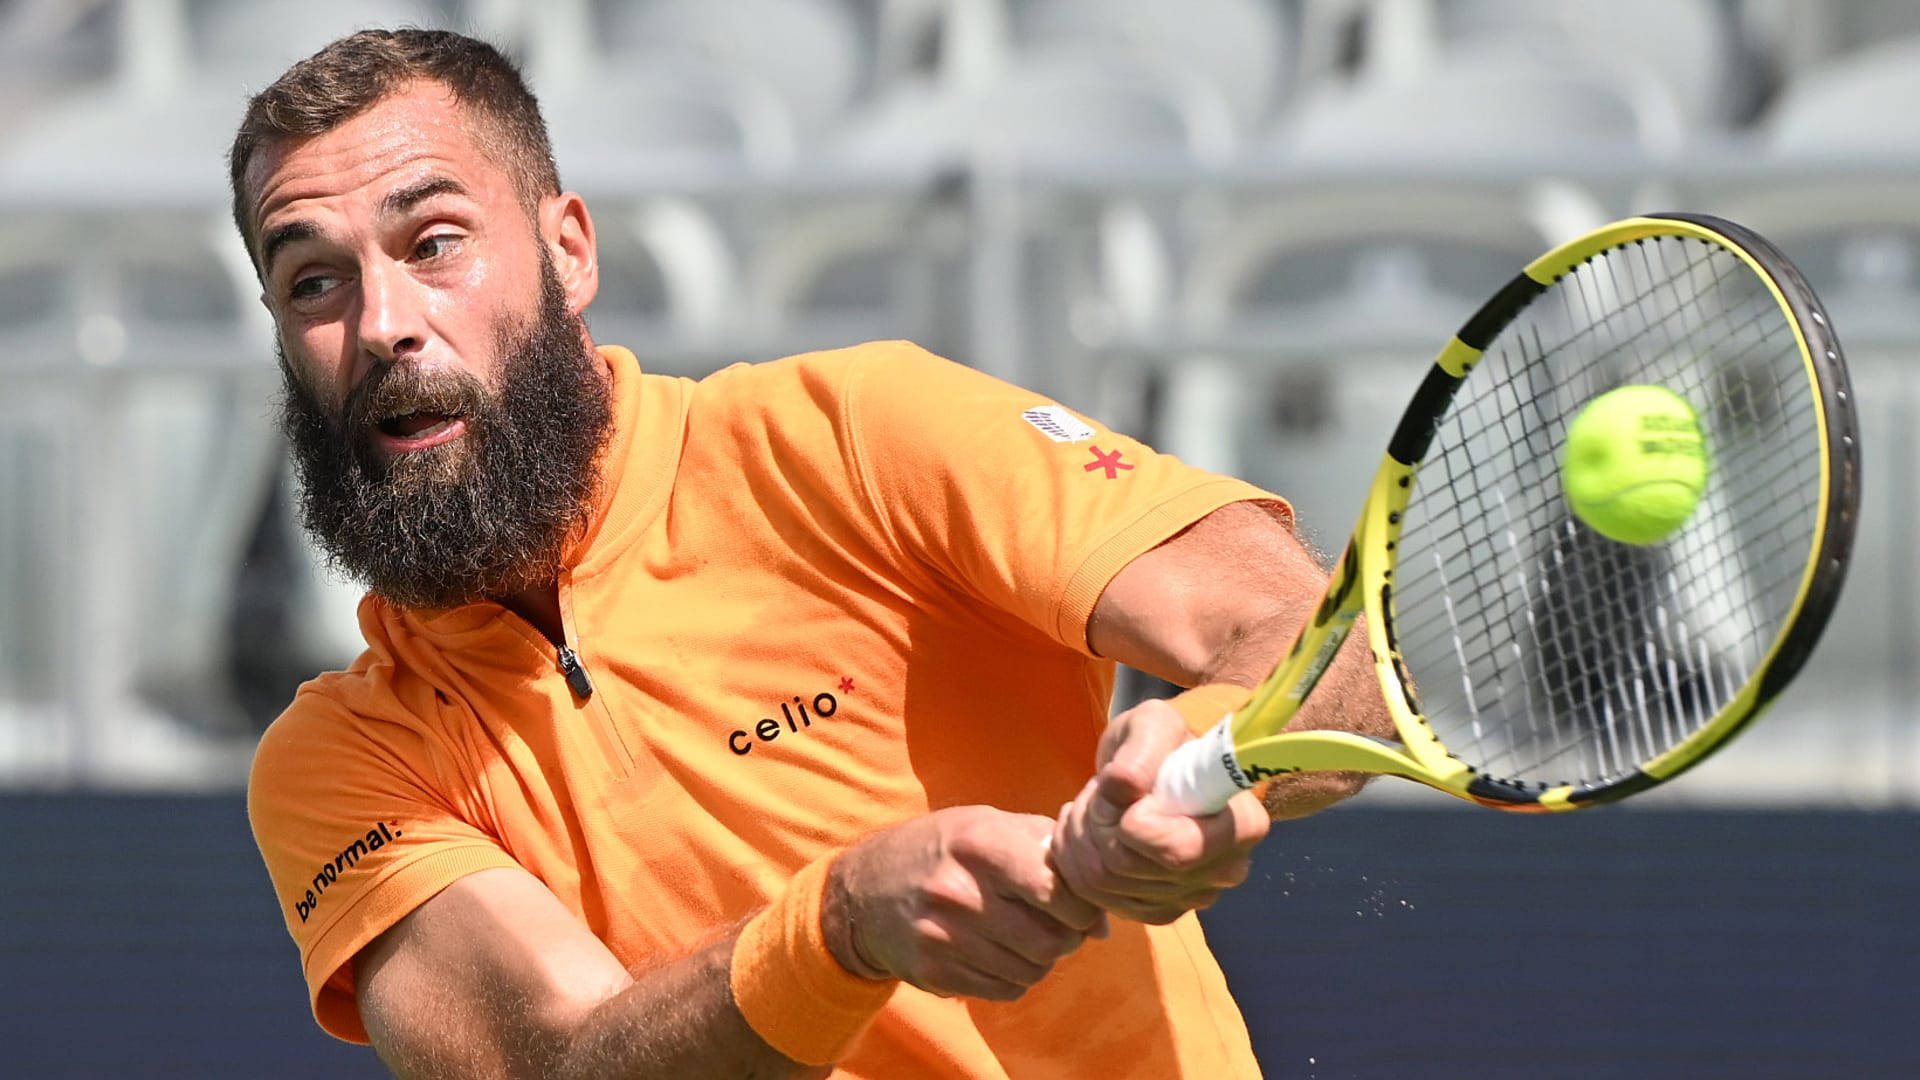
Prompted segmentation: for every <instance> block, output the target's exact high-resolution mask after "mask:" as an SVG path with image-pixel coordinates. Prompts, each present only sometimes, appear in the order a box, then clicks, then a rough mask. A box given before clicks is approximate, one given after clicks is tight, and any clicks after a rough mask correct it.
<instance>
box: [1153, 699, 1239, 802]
mask: <svg viewBox="0 0 1920 1080" xmlns="http://www.w3.org/2000/svg"><path fill="white" fill-rule="evenodd" d="M1232 720H1233V717H1232V716H1231V715H1228V716H1226V717H1225V718H1223V719H1222V720H1221V721H1220V722H1219V723H1217V724H1215V725H1213V726H1212V727H1210V728H1208V729H1207V730H1206V732H1205V733H1203V734H1201V735H1200V736H1199V737H1197V738H1193V739H1189V740H1188V741H1187V742H1185V743H1183V744H1182V745H1181V746H1180V747H1179V748H1178V749H1176V750H1174V752H1173V753H1171V754H1168V755H1167V760H1165V761H1163V762H1161V763H1160V775H1159V776H1158V777H1155V778H1154V782H1153V793H1154V795H1155V796H1157V797H1158V798H1159V799H1160V801H1161V802H1164V803H1167V804H1168V805H1170V806H1172V807H1173V808H1174V809H1176V810H1178V811H1180V812H1181V813H1183V814H1193V815H1199V814H1211V813H1213V812H1215V811H1217V810H1219V809H1220V808H1221V807H1223V806H1225V805H1227V800H1228V799H1231V798H1233V797H1234V796H1235V795H1237V794H1239V793H1240V792H1241V791H1243V790H1245V789H1246V788H1248V787H1251V786H1252V785H1251V784H1247V783H1245V774H1244V773H1242V772H1241V771H1240V765H1239V762H1237V761H1236V760H1235V759H1234V756H1233V732H1232V731H1231V730H1230V729H1229V727H1228V725H1229V723H1231V722H1232Z"/></svg>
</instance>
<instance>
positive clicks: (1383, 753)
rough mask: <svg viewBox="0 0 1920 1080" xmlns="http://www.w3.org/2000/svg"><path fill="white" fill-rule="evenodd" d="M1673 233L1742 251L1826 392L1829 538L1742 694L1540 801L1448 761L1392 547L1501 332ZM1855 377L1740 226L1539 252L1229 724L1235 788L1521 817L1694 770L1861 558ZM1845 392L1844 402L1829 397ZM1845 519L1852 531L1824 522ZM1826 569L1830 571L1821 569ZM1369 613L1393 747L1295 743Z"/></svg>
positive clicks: (1473, 338) (1376, 490)
mask: <svg viewBox="0 0 1920 1080" xmlns="http://www.w3.org/2000/svg"><path fill="white" fill-rule="evenodd" d="M1675 236H1678V237H1684V238H1693V239H1699V240H1704V241H1706V242H1709V243H1712V244H1716V245H1719V246H1720V247H1722V248H1725V249H1726V250H1729V251H1731V252H1733V253H1734V254H1736V255H1738V256H1739V257H1740V258H1741V259H1742V260H1743V261H1744V262H1745V263H1746V264H1747V266H1748V267H1749V268H1750V269H1751V270H1752V271H1753V272H1754V274H1755V275H1756V276H1758V277H1759V279H1760V280H1761V281H1763V282H1765V283H1766V285H1767V288H1768V289H1769V290H1770V291H1771V293H1772V295H1773V298H1774V301H1775V302H1776V303H1778V304H1779V305H1780V308H1781V310H1782V311H1783V312H1785V313H1787V315H1788V316H1789V318H1788V321H1789V323H1790V324H1791V325H1792V326H1793V332H1794V339H1795V343H1796V345H1797V346H1798V347H1799V350H1800V356H1801V360H1802V362H1803V363H1804V364H1805V365H1806V371H1807V378H1808V380H1809V381H1810V382H1811V383H1812V384H1813V385H1814V386H1815V388H1816V390H1817V391H1819V392H1816V393H1814V394H1813V395H1812V396H1813V400H1814V403H1815V411H1816V415H1817V421H1818V425H1819V428H1818V430H1819V434H1820V497H1819V500H1818V507H1819V520H1818V522H1817V531H1816V535H1817V536H1818V537H1820V540H1819V542H1818V543H1817V544H1816V545H1815V547H1814V549H1813V550H1812V551H1811V552H1810V554H1809V558H1808V560H1807V566H1806V569H1805V571H1804V572H1803V573H1802V575H1801V579H1800V584H1799V588H1798V591H1797V593H1796V595H1795V597H1794V600H1793V605H1792V607H1791V609H1790V611H1789V613H1788V617H1787V618H1786V619H1785V620H1784V621H1783V623H1782V626H1781V630H1780V632H1779V634H1778V635H1777V636H1776V637H1775V638H1774V640H1773V641H1772V642H1771V643H1770V645H1769V647H1768V650H1767V652H1766V654H1765V656H1764V657H1763V659H1762V660H1761V663H1760V664H1759V666H1758V667H1757V668H1756V669H1755V671H1754V673H1753V675H1752V676H1751V677H1750V678H1749V679H1748V680H1747V683H1746V685H1744V686H1743V687H1741V689H1740V691H1739V692H1738V693H1737V694H1735V695H1734V697H1733V698H1732V699H1731V700H1730V701H1728V702H1727V704H1726V705H1725V706H1724V707H1723V708H1722V709H1721V711H1720V712H1719V714H1717V715H1716V716H1715V717H1714V718H1713V719H1712V720H1710V721H1709V722H1708V723H1706V724H1705V725H1702V727H1701V728H1700V730H1698V731H1696V732H1694V733H1693V734H1692V735H1691V736H1689V737H1688V738H1686V739H1685V740H1684V741H1683V742H1681V743H1680V744H1679V745H1677V746H1675V747H1673V748H1672V749H1670V750H1668V751H1667V752H1665V753H1663V754H1661V755H1659V756H1658V757H1656V758H1654V759H1652V760H1651V761H1648V762H1645V763H1644V764H1643V765H1641V767H1640V768H1639V770H1638V771H1637V772H1635V773H1634V774H1632V775H1630V776H1627V777H1624V778H1621V779H1617V780H1613V781H1611V782H1608V783H1606V784H1604V785H1581V786H1574V785H1566V786H1560V787H1553V788H1546V789H1534V788H1526V787H1521V786H1518V785H1516V784H1513V783H1509V782H1506V781H1501V780H1496V779H1492V778H1489V777H1487V776H1484V775H1482V774H1480V773H1478V772H1476V771H1475V770H1474V769H1472V768H1471V767H1469V766H1468V765H1467V764H1466V763H1464V762H1462V761H1461V760H1460V759H1459V758H1457V757H1455V756H1453V755H1452V754H1451V753H1450V752H1449V751H1448V750H1447V748H1446V746H1445V745H1444V744H1443V743H1442V742H1441V740H1440V739H1439V738H1438V737H1437V736H1436V735H1435V734H1434V731H1433V729H1432V727H1431V726H1430V725H1429V724H1428V722H1427V720H1426V718H1425V717H1424V716H1422V715H1421V712H1420V709H1419V706H1418V704H1417V701H1418V695H1417V693H1416V692H1415V690H1414V688H1413V683H1412V680H1411V678H1410V677H1409V676H1408V674H1407V672H1406V668H1405V665H1404V663H1403V661H1402V659H1401V656H1400V653H1399V650H1398V648H1397V646H1396V644H1395V640H1394V635H1393V572H1394V566H1395V555H1394V549H1395V547H1396V546H1397V544H1398V541H1399V539H1400V529H1401V522H1402V519H1403V517H1404V516H1405V512H1406V508H1407V504H1408V502H1409V500H1410V499H1411V497H1412V494H1413V488H1414V479H1415V474H1416V472H1417V471H1418V465H1419V458H1420V457H1421V456H1424V454H1425V452H1426V444H1427V442H1428V441H1430V440H1431V438H1432V434H1433V430H1434V426H1435V425H1437V424H1438V423H1439V421H1440V419H1441V418H1442V417H1443V416H1444V415H1445V411H1446V407H1447V404H1448V403H1449V402H1450V401H1451V399H1452V396H1453V391H1454V389H1456V388H1457V387H1458V385H1459V384H1460V383H1461V382H1462V381H1463V380H1464V379H1466V378H1467V377H1468V375H1469V373H1470V372H1471V371H1472V370H1473V367H1474V365H1475V364H1476V363H1478V362H1479V360H1480V357H1481V354H1482V352H1483V350H1484V349H1485V348H1486V347H1487V346H1488V344H1490V342H1491V340H1492V338H1493V337H1494V335H1496V334H1497V333H1498V332H1499V331H1500V329H1501V328H1503V327H1504V326H1506V325H1507V323H1509V322H1511V321H1512V319H1513V318H1514V316H1516V315H1517V314H1518V313H1519V312H1520V310H1521V309H1523V308H1524V307H1526V305H1527V304H1528V303H1530V302H1531V301H1532V300H1533V299H1534V298H1535V297H1536V296H1538V295H1539V294H1540V293H1542V292H1544V291H1545V290H1547V289H1548V288H1549V287H1551V286H1552V285H1553V284H1554V282H1556V281H1558V280H1559V279H1560V278H1561V277H1562V276H1563V275H1565V274H1566V273H1568V272H1569V271H1571V270H1573V269H1574V268H1575V267H1577V266H1579V265H1580V264H1582V263H1583V262H1585V261H1586V260H1588V259H1590V258H1592V257H1593V256H1595V255H1597V254H1600V253H1601V252H1604V251H1609V250H1612V249H1614V248H1618V247H1620V246H1622V245H1625V244H1630V243H1633V242H1634V241H1636V240H1644V239H1647V238H1650V237H1675ZM1756 251H1758V252H1759V253H1760V254H1758V255H1757V254H1756ZM1783 279H1784V280H1783ZM1810 336H1811V338H1812V339H1813V340H1810ZM1845 379H1846V376H1845V369H1844V366H1843V365H1842V362H1841V360H1840V355H1839V348H1838V345H1837V344H1836V343H1835V342H1834V341H1833V338H1832V336H1831V330H1830V327H1829V326H1828V324H1827V320H1826V316H1825V315H1824V313H1823V312H1822V311H1821V309H1820V308H1819V306H1818V302H1817V301H1816V300H1815V299H1814V298H1813V294H1812V292H1811V291H1810V290H1809V289H1807V287H1806V285H1805V282H1804V281H1802V280H1800V278H1799V275H1798V273H1797V272H1796V271H1794V270H1793V268H1792V266H1791V264H1789V263H1787V262H1786V260H1785V258H1784V256H1781V255H1780V254H1779V253H1778V252H1777V251H1775V250H1774V249H1773V248H1772V246H1771V245H1770V244H1767V243H1766V241H1764V240H1763V239H1761V238H1760V237H1758V236H1756V235H1754V234H1752V233H1750V232H1748V231H1747V230H1745V229H1742V228H1740V227H1739V226H1735V225H1733V224H1732V223H1730V222H1722V221H1719V220H1717V219H1713V218H1707V217H1702V216H1696V215H1675V216H1653V215H1649V216H1645V217H1634V218H1628V219H1625V220H1623V221H1617V222H1614V223H1613V224H1610V225H1607V226H1604V227H1602V228H1600V229H1597V230H1595V231H1593V232H1590V233H1588V234H1586V235H1584V236H1581V237H1579V238H1578V239H1575V240H1573V241H1570V242H1568V243H1566V244H1563V245H1561V246H1560V247H1557V248H1555V249H1553V250H1552V251H1550V252H1548V253H1546V254H1545V255H1542V256H1541V257H1540V258H1538V259H1536V260H1534V261H1533V262H1532V263H1531V264H1529V265H1528V266H1527V267H1526V269H1525V271H1524V272H1523V273H1522V274H1521V275H1520V276H1518V277H1516V278H1515V279H1514V280H1513V281H1512V282H1511V283H1509V285H1508V286H1507V287H1506V288H1504V289H1502V290H1501V292H1500V293H1499V294H1497V295H1496V296H1495V297H1494V298H1493V299H1492V300H1490V301H1488V303H1487V304H1486V305H1485V306H1484V307H1482V308H1481V310H1480V311H1479V312H1478V313H1476V314H1475V316H1474V318H1473V319H1471V320H1469V321H1468V323H1467V324H1466V325H1465V326H1463V327H1462V328H1461V332H1460V333H1459V334H1458V335H1456V336H1455V337H1454V338H1453V339H1452V340H1451V341H1449V342H1448V343H1447V344H1446V346H1445V347H1444V348H1442V349H1441V350H1440V354H1439V356H1438V357H1437V358H1436V359H1435V361H1434V366H1433V368H1432V369H1431V370H1430V371H1429V372H1428V374H1427V377H1426V380H1425V381H1424V382H1423V383H1422V385H1421V389H1420V391H1419V393H1417V394H1416V395H1415V398H1414V403H1413V405H1412V406H1411V407H1410V408H1409V410H1408V412H1407V414H1406V415H1405V416H1404V417H1403V418H1402V420H1401V422H1400V426H1399V428H1398V430H1397V431H1396V433H1395V437H1394V440H1393V443H1392V444H1391V446H1390V449H1389V451H1388V453H1387V455H1386V457H1385V458H1384V460H1383V461H1382V462H1381V465H1380V469H1379V471H1378V472H1377V473H1376V474H1375V476H1374V479H1373V483H1372V486H1371V488H1370V490H1369V491H1368V495H1367V501H1366V507H1365V509H1364V510H1363V511H1362V513H1361V515H1360V521H1359V523H1358V524H1357V525H1356V526H1355V528H1354V532H1353V536H1352V538H1351V539H1350V540H1349V541H1348V543H1347V548H1346V551H1345V554H1344V555H1343V556H1342V557H1341V560H1340V564H1339V566H1338V568H1337V569H1336V570H1335V572H1334V575H1333V580H1332V581H1331V582H1330V583H1329V585H1328V590H1327V594H1326V597H1325V599H1323V600H1322V601H1321V603H1320V606H1319V608H1318V609H1317V610H1316V611H1315V613H1314V615H1313V617H1312V618H1311V619H1310V620H1308V622H1307V624H1306V625H1305V626H1304V627H1302V629H1301V631H1300V634H1299V636H1298V637H1297V638H1296V639H1295V640H1294V643H1293V645H1292V646H1291V647H1290V648H1289V649H1288V651H1287V654H1286V656H1285V658H1284V659H1282V660H1281V662H1280V664H1279V665H1278V666H1277V667H1276V668H1275V669H1274V671H1273V673H1272V674H1271V675H1270V676H1268V678H1267V679H1266V680H1265V681H1264V682H1263V683H1262V684H1261V685H1260V686H1259V688H1258V689H1256V690H1255V692H1254V694H1253V697H1252V698H1251V699H1250V700H1249V701H1248V702H1247V704H1246V705H1245V706H1243V707H1242V708H1241V709H1239V710H1238V711H1236V712H1234V713H1233V714H1232V715H1231V716H1229V717H1227V718H1226V720H1224V721H1223V722H1222V723H1223V726H1224V731H1223V732H1221V736H1222V737H1221V741H1223V742H1230V743H1231V747H1232V750H1231V760H1220V759H1216V760H1220V763H1221V764H1222V765H1224V766H1225V768H1226V771H1227V772H1228V773H1229V774H1230V775H1231V776H1232V780H1233V782H1234V784H1235V785H1236V786H1238V787H1246V786H1250V785H1251V784H1253V783H1257V782H1258V781H1260V780H1262V779H1266V778H1269V777H1273V776H1278V775H1281V774H1284V773H1293V772H1312V771H1322V770H1355V771H1361V772H1368V773H1379V774H1386V775H1394V776H1402V777H1406V778H1407V779H1410V780H1417V781H1419V782H1421V783H1423V784H1427V785H1429V786H1431V787H1434V788H1437V789H1439V790H1441V791H1444V792H1446V793H1447V794H1449V795H1454V796H1457V797H1459V798H1462V799H1467V800H1471V801H1473V802H1477V803H1481V804H1484V805H1487V806H1493V807H1496V808H1499V809H1503V810H1518V811H1529V810H1531V811H1560V810H1572V809H1577V808H1579V807H1582V806H1589V805H1593V804H1596V803H1600V802H1607V801H1611V800H1613V799H1617V798H1621V797H1624V796H1626V795H1630V794H1633V793H1635V792H1638V791H1643V790H1645V789H1647V788H1649V787H1652V786H1654V785H1655V784H1658V783H1660V782H1662V781H1664V780H1667V779H1670V778H1672V777H1674V776H1676V775H1678V774H1679V773H1681V772H1683V771H1685V770H1686V769H1687V768H1689V767H1691V766H1693V765H1695V764H1697V763H1698V762H1699V761H1701V760H1702V759H1703V758H1705V757H1706V756H1707V755H1708V754H1710V753H1711V752H1712V751H1713V750H1714V749H1715V748H1717V747H1719V746H1721V745H1723V744H1724V743H1725V742H1726V741H1727V739H1728V738H1730V737H1731V736H1732V735H1733V734H1734V733H1735V732H1737V731H1739V730H1740V728H1741V727H1742V726H1743V725H1745V724H1746V723H1748V722H1749V721H1751V720H1752V719H1753V718H1754V717H1755V716H1757V715H1758V714H1759V712H1760V711H1761V710H1762V709H1763V708H1764V707H1765V706H1766V705H1767V704H1768V703H1769V702H1770V701H1771V699H1772V698H1773V697H1774V695H1775V694H1776V693H1777V692H1778V691H1779V689H1780V688H1781V687H1782V686H1784V685H1785V682H1786V681H1787V680H1788V679H1789V678H1791V676H1792V675H1793V673H1794V672H1795V671H1797V670H1798V668H1799V666H1800V663H1801V662H1802V661H1804V659H1805V656H1806V653H1807V652H1809V651H1810V650H1811V648H1812V645H1813V640H1814V639H1816V638H1817V637H1818V635H1819V632H1820V629H1821V628H1822V627H1823V626H1824V624H1825V621H1826V617H1827V615H1828V614H1829V613H1830V611H1831V607H1832V603H1833V601H1834V599H1835V598H1836V596H1837V591H1838V587H1839V581H1838V580H1837V578H1838V575H1839V574H1840V573H1841V572H1842V571H1843V569H1844V563H1845V559H1846V553H1847V550H1848V549H1849V548H1850V546H1851V539H1852V524H1853V523H1852V514H1853V507H1854V506H1855V505H1856V504H1857V482H1858V481H1857V473H1858V458H1857V446H1856V442H1857V440H1855V439H1854V437H1853V435H1852V431H1853V423H1852V417H1851V404H1850V395H1849V394H1848V393H1847V392H1846V387H1845ZM1836 389H1837V390H1838V391H1839V393H1838V394H1835V393H1834V391H1835V390H1836ZM1836 407H1838V408H1840V409H1843V410H1847V415H1845V416H1841V417H1833V416H1830V415H1829V412H1830V410H1832V409H1834V408H1836ZM1836 421H1837V423H1836ZM1836 426H1837V427H1838V428H1840V430H1842V431H1844V432H1845V433H1846V434H1845V436H1844V443H1843V446H1842V450H1843V453H1842V455H1841V456H1842V465H1843V466H1844V467H1843V468H1840V469H1836V463H1835V456H1836V455H1835V452H1834V441H1833V438H1832V429H1833V428H1834V427H1836ZM1836 483H1843V484H1845V485H1846V491H1845V492H1844V494H1845V496H1846V497H1845V498H1842V499H1835V498H1833V495H1834V485H1835V484H1836ZM1836 508H1838V512H1839V513H1841V514H1842V516H1843V517H1844V518H1845V520H1844V521H1842V522H1834V521H1830V520H1829V517H1830V515H1832V514H1833V513H1835V512H1836ZM1829 562H1831V563H1832V565H1831V567H1830V572H1826V571H1823V567H1826V566H1827V564H1828V563H1829ZM1810 603H1811V604H1814V605H1816V606H1817V607H1818V609H1819V610H1818V611H1817V612H1816V613H1815V617H1813V618H1811V619H1807V618H1803V616H1805V615H1806V614H1807V609H1808V608H1809V605H1810ZM1363 613H1364V614H1365V615H1366V624H1365V625H1366V635H1367V644H1368V647H1369V648H1370V650H1371V651H1372V655H1373V665H1374V671H1375V675H1376V676H1377V678H1378V680H1379V683H1380V690H1381V693H1382V694H1383V695H1384V697H1385V700H1386V704H1387V708H1388V711H1389V712H1390V713H1391V715H1392V717H1393V723H1394V726H1395V728H1396V730H1397V732H1398V735H1399V738H1400V741H1399V743H1397V744H1396V743H1394V742H1392V741H1390V740H1383V739H1376V738H1372V737H1369V736H1365V735H1357V734H1353V733H1350V732H1342V731H1285V730H1284V729H1285V727H1286V726H1287V724H1288V723H1289V722H1291V721H1292V719H1293V717H1294V714H1295V713H1296V712H1297V711H1298V710H1299V708H1300V706H1301V704H1302V703H1303V702H1304V701H1305V700H1306V698H1307V696H1308V695H1309V694H1311V693H1312V691H1313V687H1314V685H1315V684H1316V683H1317V682H1318V681H1319V679H1320V676H1321V675H1322V674H1323V673H1324V672H1325V670H1326V668H1327V666H1328V664H1330V663H1331V662H1332V659H1333V657H1334V655H1335V653H1336V652H1338V650H1339V648H1340V646H1341V643H1342V642H1343V641H1344V639H1345V638H1346V637H1347V635H1348V632H1349V631H1350V630H1351V629H1352V627H1353V624H1354V622H1355V621H1356V620H1357V619H1358V618H1359V616H1360V615H1362V614H1363ZM1783 659H1784V660H1785V662H1783ZM1210 749H1217V748H1210ZM1221 757H1222V758H1224V757H1225V755H1222V756H1221Z"/></svg>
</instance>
